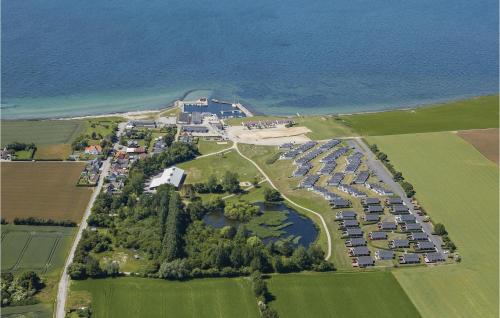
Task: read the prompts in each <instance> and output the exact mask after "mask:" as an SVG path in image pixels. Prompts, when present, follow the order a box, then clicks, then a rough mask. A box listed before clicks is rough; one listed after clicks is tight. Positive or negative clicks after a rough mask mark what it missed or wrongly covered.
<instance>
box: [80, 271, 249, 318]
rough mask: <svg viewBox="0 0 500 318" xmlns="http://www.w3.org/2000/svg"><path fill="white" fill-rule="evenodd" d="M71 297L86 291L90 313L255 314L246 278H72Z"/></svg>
mask: <svg viewBox="0 0 500 318" xmlns="http://www.w3.org/2000/svg"><path fill="white" fill-rule="evenodd" d="M71 290H72V293H71V297H72V298H78V296H79V292H83V294H87V293H90V295H91V298H92V309H93V315H92V316H93V317H96V318H108V317H117V318H122V317H176V318H177V317H179V318H181V317H191V318H192V317H200V318H209V317H228V318H232V317H241V318H244V317H252V318H254V317H255V318H257V317H259V312H258V308H257V302H256V299H255V297H254V296H253V293H252V289H251V285H250V281H249V280H248V279H245V278H234V279H228V278H209V279H196V280H192V281H188V282H173V281H172V282H171V281H164V280H159V279H147V278H131V277H124V278H118V279H101V280H86V281H74V282H72V285H71ZM71 302H72V304H73V305H75V301H74V300H73V301H71Z"/></svg>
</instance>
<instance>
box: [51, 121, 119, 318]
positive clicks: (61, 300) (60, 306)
mask: <svg viewBox="0 0 500 318" xmlns="http://www.w3.org/2000/svg"><path fill="white" fill-rule="evenodd" d="M124 129H125V123H120V124H119V125H118V132H117V134H116V135H117V137H118V139H120V136H121V134H122V133H123V130H124ZM114 149H115V150H117V149H118V143H115V145H114ZM110 167H111V158H108V159H106V160H105V161H104V163H103V164H102V167H101V175H100V177H99V182H98V183H97V186H96V187H95V188H94V191H93V192H92V195H91V197H90V200H89V203H88V204H87V208H86V209H85V213H84V214H83V217H82V221H81V223H80V227H79V228H78V232H77V234H76V237H75V240H74V241H73V244H72V245H71V250H70V251H69V255H68V258H67V259H66V263H65V264H64V269H63V272H62V275H61V279H60V280H59V285H58V287H57V299H56V312H55V317H56V318H64V317H65V315H66V311H65V307H66V299H67V297H68V289H69V282H70V278H69V275H68V267H69V266H70V265H71V263H73V257H74V255H75V251H76V247H77V245H78V242H80V239H81V238H82V233H83V231H84V230H85V229H86V228H87V226H88V223H87V219H88V218H89V216H90V211H91V210H92V206H93V205H94V202H95V199H96V198H97V196H98V195H99V193H101V189H102V186H103V184H104V178H105V177H106V176H107V175H108V172H109V168H110Z"/></svg>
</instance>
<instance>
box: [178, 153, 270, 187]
mask: <svg viewBox="0 0 500 318" xmlns="http://www.w3.org/2000/svg"><path fill="white" fill-rule="evenodd" d="M178 166H179V168H182V169H185V170H186V173H187V176H186V181H185V183H197V182H205V181H207V180H208V177H209V176H210V175H212V174H214V175H216V176H217V177H219V178H222V176H223V175H224V173H225V172H226V171H231V172H237V173H238V176H239V180H240V181H247V182H251V181H253V179H254V178H255V177H256V176H257V177H258V178H259V180H260V178H261V176H260V173H259V172H258V171H257V169H256V168H255V167H254V166H253V165H252V164H251V163H250V162H248V161H246V160H245V159H243V158H241V157H240V155H238V153H237V152H236V151H235V150H231V151H229V152H227V153H224V155H222V154H221V155H213V156H208V157H204V158H200V159H196V160H191V161H188V162H184V163H181V164H179V165H178Z"/></svg>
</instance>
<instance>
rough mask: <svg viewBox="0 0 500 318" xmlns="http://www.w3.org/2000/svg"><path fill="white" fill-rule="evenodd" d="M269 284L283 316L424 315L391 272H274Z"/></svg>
mask: <svg viewBox="0 0 500 318" xmlns="http://www.w3.org/2000/svg"><path fill="white" fill-rule="evenodd" d="M268 285H269V290H270V291H271V293H272V294H273V295H274V296H275V297H276V300H274V301H272V302H271V307H273V308H275V309H276V310H278V312H279V314H280V317H287V318H294V317H297V318H303V317H356V318H362V317H367V318H391V317H398V318H399V317H405V318H412V317H420V315H419V313H418V311H417V310H416V308H415V306H414V305H413V304H412V302H411V301H410V299H409V298H408V296H407V295H406V294H405V292H404V291H403V289H402V288H401V286H400V285H399V283H398V282H397V280H396V279H395V278H394V276H393V275H392V274H391V273H390V272H387V271H383V272H382V271H376V272H365V273H301V274H287V275H272V277H271V279H269V280H268Z"/></svg>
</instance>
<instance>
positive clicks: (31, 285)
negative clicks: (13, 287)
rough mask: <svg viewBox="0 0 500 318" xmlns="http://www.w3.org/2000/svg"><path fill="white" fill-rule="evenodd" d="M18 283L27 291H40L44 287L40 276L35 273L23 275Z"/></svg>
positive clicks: (30, 272) (18, 279)
mask: <svg viewBox="0 0 500 318" xmlns="http://www.w3.org/2000/svg"><path fill="white" fill-rule="evenodd" d="M17 283H18V285H19V286H21V287H23V288H24V289H26V290H39V289H42V287H43V283H42V280H41V279H40V277H39V276H38V274H37V273H35V272H33V271H29V272H24V273H22V274H21V275H20V276H19V277H18V278H17Z"/></svg>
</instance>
